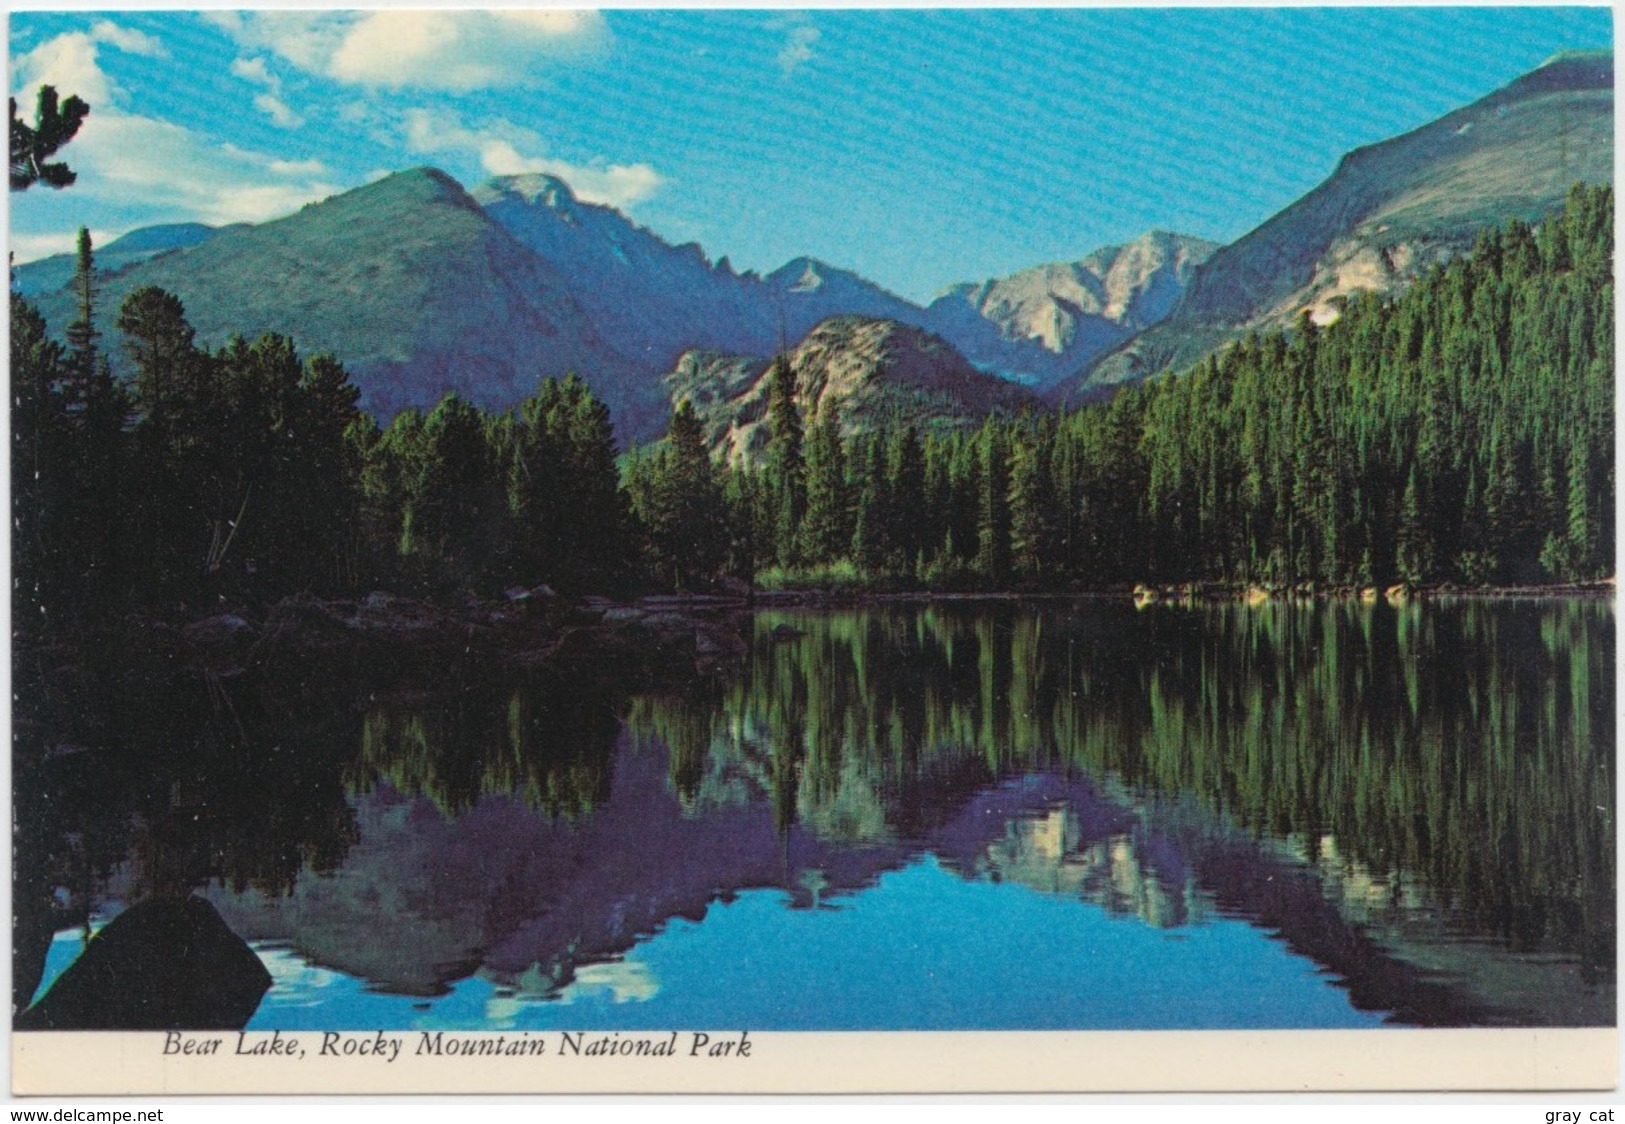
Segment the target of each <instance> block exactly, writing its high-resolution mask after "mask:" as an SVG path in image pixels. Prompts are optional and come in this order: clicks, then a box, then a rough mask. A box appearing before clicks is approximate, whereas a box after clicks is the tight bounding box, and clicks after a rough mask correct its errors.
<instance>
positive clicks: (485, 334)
mask: <svg viewBox="0 0 1625 1124" xmlns="http://www.w3.org/2000/svg"><path fill="white" fill-rule="evenodd" d="M142 285H157V286H159V287H161V288H164V289H168V290H169V291H171V292H173V293H175V294H176V295H178V296H179V297H180V298H181V300H182V301H183V302H184V304H185V305H186V311H187V316H188V318H189V319H190V320H191V322H192V324H193V326H194V327H196V328H197V330H198V335H199V338H200V340H201V341H203V342H205V343H208V344H211V345H218V344H220V343H222V342H224V340H225V339H226V338H227V337H228V335H229V334H230V333H233V332H236V333H240V334H242V335H245V336H249V337H252V336H256V335H258V334H260V333H262V332H268V331H270V332H281V333H283V334H286V335H289V336H292V337H293V338H294V339H295V341H296V342H297V343H298V345H299V346H300V348H301V349H302V350H303V351H305V352H307V353H309V352H316V351H332V352H334V353H336V354H337V355H338V356H339V357H340V358H341V359H343V360H344V362H345V364H346V365H347V366H348V367H349V368H350V370H351V372H352V374H353V375H354V377H355V380H356V382H357V385H358V386H360V387H361V390H362V402H363V405H364V406H365V407H367V408H368V409H371V410H374V411H376V412H378V413H380V414H383V415H385V416H387V415H390V414H393V413H395V412H396V411H398V410H400V409H403V408H405V407H407V406H423V405H426V404H428V403H430V402H432V401H434V400H435V399H436V398H438V397H439V396H440V395H441V394H443V393H445V392H446V391H456V392H458V393H460V394H462V395H464V396H466V397H467V398H469V399H470V400H472V401H474V402H476V403H479V404H480V405H483V406H488V407H502V406H507V405H510V404H512V403H513V402H515V401H517V400H518V399H519V398H521V397H523V396H524V395H526V394H528V393H530V392H531V391H533V390H534V389H535V386H536V383H537V381H538V380H539V379H540V378H541V377H542V376H544V375H555V374H556V375H562V374H565V373H567V372H569V371H577V372H579V373H580V374H581V375H582V377H583V378H585V379H587V380H588V382H589V384H590V385H591V386H592V387H593V389H594V391H595V392H597V393H598V394H599V395H600V396H601V397H603V398H604V399H605V400H606V401H607V402H608V403H609V404H610V406H611V408H612V409H613V410H614V411H615V412H616V415H617V419H618V421H620V422H621V424H622V425H623V426H625V427H626V428H627V429H628V431H640V430H641V429H646V428H648V427H651V426H657V425H663V422H664V418H663V415H662V411H663V410H664V408H665V404H664V402H663V400H662V399H661V396H660V395H659V390H658V387H657V386H655V385H654V383H653V380H648V379H638V378H637V377H636V365H635V364H634V363H633V362H631V361H630V360H629V359H627V358H626V357H625V356H623V355H621V354H620V353H619V352H617V351H616V350H615V349H614V348H613V347H612V346H611V345H610V344H609V343H607V342H606V341H605V340H604V338H603V337H602V336H600V335H599V334H598V333H597V331H596V330H595V328H594V326H593V324H592V322H591V321H590V319H589V318H588V317H587V316H586V314H585V313H584V312H583V311H582V309H581V308H580V306H579V305H578V304H577V303H576V302H575V300H574V298H573V297H572V296H571V295H570V292H569V286H568V285H567V283H566V282H565V280H564V279H563V278H562V277H561V276H560V275H559V274H558V273H557V272H556V271H555V270H553V269H552V268H551V267H550V266H549V265H548V264H547V263H546V262H545V261H544V260H543V259H542V258H540V257H539V256H538V255H536V254H534V253H532V252H530V251H529V250H527V249H526V248H525V247H524V246H522V245H520V244H519V243H518V242H517V241H516V240H515V239H514V238H513V237H512V236H511V235H510V234H509V233H508V232H507V231H506V230H505V229H504V228H503V227H501V226H500V225H498V224H497V223H496V222H494V221H492V219H491V217H490V216H489V215H487V214H486V212H485V211H484V209H482V208H481V207H480V206H479V204H478V203H476V202H475V201H474V200H473V199H472V198H470V197H469V195H468V193H467V192H465V191H464V190H463V189H462V187H461V186H459V185H458V184H457V182H456V181H455V180H453V179H451V178H450V177H449V176H447V175H445V174H444V173H443V172H439V171H435V170H433V169H426V168H420V169H415V170H413V171H408V172H401V173H398V174H396V175H393V176H389V177H387V178H385V179H383V180H380V181H378V182H376V183H373V184H369V185H367V186H366V187H361V188H357V189H356V190H354V191H350V192H346V193H344V194H342V195H337V196H334V197H332V198H330V199H328V200H325V201H323V202H321V203H315V204H310V205H307V206H306V207H305V208H304V209H302V210H301V211H299V212H298V213H296V214H294V215H290V216H288V217H287V218H284V219H279V220H276V221H274V222H269V223H265V224H263V225H260V226H254V227H247V228H242V229H238V230H231V231H227V232H223V233H221V234H218V235H216V236H215V237H213V238H210V239H209V240H207V241H205V242H202V243H200V244H197V245H195V246H193V247H191V248H190V249H187V250H185V251H183V252H180V253H173V254H165V255H162V256H159V257H156V258H153V259H152V260H150V261H146V262H143V263H141V264H138V265H136V266H134V267H132V268H130V269H128V270H125V271H123V272H122V273H120V274H118V275H117V276H114V277H110V278H107V279H106V280H105V281H104V283H103V284H102V290H101V296H100V311H101V316H102V318H103V320H104V321H105V326H104V331H108V332H109V334H108V335H107V337H106V338H108V339H114V338H116V337H115V336H114V335H112V334H111V332H110V329H111V326H112V322H113V320H114V319H115V317H116V314H117V309H118V307H119V305H120V303H121V302H122V301H123V299H124V297H125V295H126V294H128V293H129V292H130V291H131V290H133V289H135V288H137V287H139V286H142ZM41 310H42V311H43V312H44V313H45V315H46V317H47V320H48V321H49V322H50V323H51V324H52V325H53V326H57V327H59V328H60V326H61V325H63V324H65V323H66V322H67V321H68V320H69V319H71V317H72V302H71V297H70V296H69V295H68V294H65V293H62V294H57V295H54V296H47V297H45V298H43V299H42V300H41Z"/></svg>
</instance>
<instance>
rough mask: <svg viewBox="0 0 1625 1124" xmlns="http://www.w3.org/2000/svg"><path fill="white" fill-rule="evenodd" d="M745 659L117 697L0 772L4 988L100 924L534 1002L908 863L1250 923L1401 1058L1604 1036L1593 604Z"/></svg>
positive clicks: (1207, 613)
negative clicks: (229, 929)
mask: <svg viewBox="0 0 1625 1124" xmlns="http://www.w3.org/2000/svg"><path fill="white" fill-rule="evenodd" d="M779 625H791V626H793V629H794V630H795V632H796V633H797V635H794V636H793V638H789V639H786V638H784V630H781V631H780V633H778V634H776V633H775V631H774V630H775V627H776V626H779ZM751 628H752V629H753V630H754V635H753V637H752V644H751V648H750V654H749V656H748V657H747V659H746V660H745V661H744V663H743V665H742V666H740V667H738V668H736V669H734V670H732V671H731V672H728V673H726V674H723V675H720V676H718V677H714V678H709V679H704V680H700V681H697V682H696V683H695V684H694V685H693V687H692V688H691V689H687V690H681V691H678V690H672V691H666V692H653V691H639V692H636V693H632V692H629V691H624V690H620V689H617V688H615V687H614V686H605V685H603V684H601V683H600V684H583V683H576V682H572V683H562V682H558V681H555V680H552V679H549V678H547V677H536V676H531V677H527V678H516V679H515V680H513V681H507V682H500V683H495V682H494V683H489V684H465V685H463V686H462V688H461V689H460V690H458V691H456V692H454V693H451V694H448V693H446V692H444V691H443V690H435V689H432V688H427V687H422V686H419V687H417V688H416V689H415V693H412V692H406V691H402V690H398V689H397V690H394V691H393V692H389V693H380V692H378V691H376V690H372V689H370V688H366V687H365V685H361V686H357V685H356V684H354V683H351V684H349V685H348V686H347V687H339V686H335V687H333V689H331V690H330V691H329V692H328V694H327V695H326V696H325V698H324V699H323V700H322V701H321V702H320V703H319V705H307V706H296V705H290V704H288V703H287V701H286V699H285V698H284V697H282V696H279V694H278V688H277V685H276V684H272V683H259V682H255V683H251V682H246V681H236V682H231V683H225V684H216V685H214V686H213V687H209V686H207V685H206V684H205V683H204V681H201V680H192V681H190V682H188V681H187V680H186V679H185V677H184V676H181V677H178V678H172V679H171V680H169V681H167V682H165V683H163V684H162V685H161V686H157V687H156V688H155V684H153V683H152V682H148V681H145V680H143V679H142V677H141V676H137V675H129V674H126V675H124V676H123V677H122V678H120V677H118V676H115V677H113V679H112V680H111V682H112V683H113V687H112V689H110V690H109V691H108V692H107V694H106V698H107V699H108V703H107V705H105V706H104V707H103V708H102V710H101V713H104V714H117V715H119V716H120V718H119V721H117V722H111V721H107V722H104V723H103V724H102V726H101V727H100V728H99V729H97V730H93V731H92V732H91V733H90V734H86V733H84V732H82V731H80V732H75V733H70V734H62V733H55V734H54V735H53V736H52V737H51V738H46V737H45V736H44V735H42V734H41V735H38V736H36V737H35V741H34V742H33V743H32V748H30V747H29V743H27V741H26V739H22V738H20V740H19V767H18V781H17V783H18V788H19V801H20V802H19V807H20V808H28V809H33V810H34V813H35V814H25V815H23V816H21V817H20V820H19V826H20V830H22V832H23V839H25V840H26V843H22V842H20V846H19V856H20V861H19V865H18V873H17V878H18V883H17V886H18V891H17V893H18V900H19V914H18V917H19V920H18V934H19V936H18V940H17V950H18V963H19V972H18V980H19V988H23V987H26V986H27V983H26V981H27V976H26V974H25V972H24V971H23V968H24V967H25V965H24V961H27V960H29V959H30V958H32V957H36V956H38V955H42V953H39V952H38V948H39V934H41V933H44V934H48V933H49V932H50V931H51V930H52V929H53V928H61V927H63V924H64V923H68V924H74V923H79V922H80V921H81V920H82V919H83V918H84V917H85V916H87V915H88V912H89V910H90V908H91V905H92V904H93V903H95V902H96V901H98V900H99V899H101V898H104V897H113V898H118V899H120V900H124V901H131V900H135V899H137V898H141V897H145V896H152V895H159V894H166V893H173V892H175V891H176V890H180V889H185V888H191V887H199V886H213V887H214V889H213V890H212V891H211V895H210V896H211V899H212V900H214V901H215V902H216V904H217V905H219V906H220V908H221V910H222V913H223V914H224V915H225V916H226V917H227V919H228V921H231V922H232V924H233V927H234V928H236V929H237V930H238V931H239V932H240V933H242V934H243V935H244V936H247V937H249V938H251V939H267V940H277V941H282V942H285V943H289V944H291V945H293V946H294V947H296V948H299V949H301V950H302V951H303V952H304V953H306V954H307V955H309V956H311V957H312V958H313V959H315V960H317V961H318V962H320V963H325V964H330V965H334V966H337V967H340V968H343V969H344V970H346V971H349V972H352V974H355V975H358V976H361V977H362V978H366V979H370V980H373V981H374V982H375V983H377V984H379V985H381V986H383V987H385V988H388V989H392V990H396V991H400V992H405V993H411V994H420V995H433V994H439V993H441V992H443V991H444V990H445V989H446V987H447V986H448V985H449V983H450V982H451V981H453V980H456V979H458V978H460V977H461V976H464V975H467V974H468V973H470V972H474V971H479V972H481V973H482V974H484V975H486V976H487V977H488V978H490V979H492V980H493V981H495V982H497V983H499V984H500V985H501V986H503V987H504V988H506V989H507V992H506V993H511V994H513V995H522V996H542V997H546V996H548V995H556V994H558V992H559V990H560V989H561V988H564V987H567V986H571V985H572V982H573V981H574V982H575V984H576V985H577V986H579V985H580V983H579V982H580V981H581V980H582V979H584V978H586V977H591V978H596V976H594V975H593V973H598V974H602V973H603V972H605V971H608V969H607V968H606V967H603V965H605V964H606V963H607V962H609V961H611V960H613V959H614V958H615V957H617V956H618V955H620V954H621V953H624V952H625V951H626V950H627V949H629V948H630V947H631V946H632V945H633V944H634V943H635V942H636V941H637V940H639V939H641V938H642V937H644V936H646V935H648V934H649V933H651V932H654V931H657V930H658V929H659V928H661V927H662V926H663V925H665V924H666V923H667V922H669V921H670V920H671V919H673V918H676V917H689V918H699V917H703V916H704V915H705V913H706V911H707V908H708V906H709V904H710V903H711V902H713V901H715V900H716V899H717V898H718V897H719V896H721V897H723V898H726V897H728V896H731V895H733V894H736V893H739V892H741V891H744V890H749V889H753V888H763V887H775V888H778V889H779V890H781V891H782V892H783V893H784V894H785V895H786V900H787V901H788V902H789V903H790V904H791V905H792V906H793V907H801V908H812V907H815V906H823V905H826V904H829V903H836V904H838V903H839V902H840V901H841V900H843V898H845V897H847V896H850V895H852V894H853V893H856V892H861V891H863V890H864V889H865V888H867V887H869V886H872V885H873V884H874V883H875V880H876V879H877V878H878V877H879V876H880V875H881V874H882V873H883V872H885V871H887V870H894V869H897V868H899V867H901V866H903V865H905V864H907V863H909V862H912V861H914V860H915V859H916V858H917V857H918V856H920V855H922V854H926V853H929V854H931V855H934V856H935V857H936V859H937V861H938V862H939V863H941V864H942V866H943V867H944V868H945V869H948V870H953V871H956V872H958V873H959V874H960V875H961V876H963V877H966V878H973V879H996V880H999V881H1004V882H1010V883H1016V884H1019V885H1021V886H1025V887H1028V888H1030V889H1032V890H1035V891H1040V892H1042V893H1045V894H1055V895H1063V896H1067V897H1071V898H1076V899H1080V900H1085V901H1089V902H1093V903H1096V904H1098V905H1099V906H1102V907H1104V908H1106V909H1108V910H1111V911H1113V912H1115V913H1119V914H1121V915H1124V916H1132V917H1137V918H1140V919H1142V920H1144V921H1145V922H1147V923H1149V924H1151V925H1154V926H1157V927H1159V928H1164V929H1167V930H1169V931H1173V930H1177V929H1179V928H1181V927H1185V926H1189V925H1192V924H1200V923H1202V922H1203V921H1204V920H1207V919H1210V918H1214V917H1219V916H1239V917H1244V918H1247V919H1249V920H1251V921H1253V922H1254V923H1256V924H1259V925H1263V926H1267V927H1269V928H1270V929H1272V930H1275V931H1279V932H1280V933H1281V934H1282V936H1283V937H1284V939H1285V940H1286V941H1287V942H1288V943H1289V945H1291V946H1292V947H1293V948H1295V949H1296V950H1297V951H1299V952H1302V953H1303V954H1305V955H1308V956H1311V957H1313V958H1314V959H1316V960H1317V961H1319V962H1320V963H1321V964H1322V965H1323V966H1325V967H1326V968H1327V969H1328V970H1330V971H1333V972H1335V973H1337V975H1338V976H1339V977H1340V978H1342V979H1343V980H1344V981H1345V986H1346V987H1347V989H1348V991H1349V994H1350V997H1351V999H1352V1000H1353V1002H1354V1003H1355V1004H1356V1005H1357V1006H1361V1007H1364V1008H1367V1009H1372V1010H1382V1011H1388V1012H1391V1013H1392V1015H1393V1017H1395V1018H1397V1019H1399V1020H1401V1021H1407V1022H1416V1023H1424V1024H1462V1023H1477V1022H1491V1023H1542V1022H1564V1021H1579V1022H1591V1021H1611V1019H1612V1010H1613V998H1612V997H1613V964H1614V946H1615V934H1614V893H1615V888H1614V881H1615V874H1614V865H1613V862H1614V849H1613V825H1612V819H1611V809H1612V808H1613V806H1614V796H1613V777H1612V768H1611V766H1612V755H1613V740H1614V728H1613V695H1612V691H1613V681H1612V674H1613V660H1614V652H1613V642H1614V641H1613V610H1612V606H1611V605H1610V604H1608V603H1605V602H1597V601H1586V600H1562V601H1543V602H1538V603H1535V602H1530V603H1492V602H1483V601H1462V602H1455V603H1451V602H1443V601H1440V602H1434V603H1429V604H1425V605H1409V606H1403V607H1398V608H1395V607H1391V606H1388V605H1386V604H1378V605H1375V606H1372V605H1356V604H1352V603H1316V604H1268V605H1263V606H1242V605H1213V606H1186V607H1179V606H1175V605H1162V606H1157V607H1155V608H1153V609H1151V610H1149V611H1145V612H1138V611H1136V610H1134V609H1133V608H1131V607H1129V606H1127V605H1119V604H1117V603H1115V602H1105V601H1077V602H1061V601H1056V602H1043V603H1022V602H1003V603H993V604H988V603H982V604H952V603H939V604H936V605H932V606H927V607H912V606H887V607H871V608H867V609H861V610H850V611H832V612H797V613H763V614H760V615H758V616H757V617H756V618H755V619H754V621H753V622H752V624H751ZM155 700H156V701H155ZM48 728H51V716H50V715H41V717H40V720H39V721H38V722H37V723H36V724H35V725H34V726H31V727H28V728H27V729H30V730H44V729H48ZM20 729H21V728H20ZM64 744H88V745H92V746H95V747H98V748H92V749H89V750H86V751H84V752H83V753H71V752H62V751H59V750H57V749H56V748H55V747H57V746H60V745H64ZM47 745H49V746H51V747H52V748H50V749H47V748H46V746H47ZM47 810H48V814H47ZM29 926H32V928H28V927H29ZM380 926H385V927H387V928H388V930H389V932H390V934H391V936H390V940H389V942H387V947H381V944H380V942H379V941H378V940H377V932H378V930H379V927H380ZM25 930H26V932H25ZM29 933H32V934H34V935H33V936H32V937H30V936H29V935H28V934H29ZM595 965H597V966H595ZM583 973H586V977H584V976H583ZM35 978H37V969H36V973H35ZM617 978H618V977H617ZM1554 980H1555V981H1558V983H1556V984H1554V983H1553V982H1552V981H1554ZM1509 981H1510V982H1509ZM606 986H607V985H606ZM616 986H620V985H619V984H618V985H616ZM627 986H631V985H627ZM640 986H642V985H640ZM634 990H636V989H634ZM1542 992H1545V993H1546V994H1545V995H1544V996H1542V995H1541V993H1542Z"/></svg>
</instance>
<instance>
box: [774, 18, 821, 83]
mask: <svg viewBox="0 0 1625 1124" xmlns="http://www.w3.org/2000/svg"><path fill="white" fill-rule="evenodd" d="M818 37H819V32H818V29H817V28H816V27H813V26H812V25H811V24H799V25H797V26H796V27H793V28H791V29H790V37H789V39H787V40H786V41H785V44H784V47H783V49H782V50H780V51H779V69H780V70H782V71H783V72H784V76H785V77H786V78H788V77H790V76H791V75H792V74H794V73H795V72H796V71H798V70H800V69H801V68H802V67H803V66H805V65H807V63H809V62H811V61H812V58H813V45H814V44H816V43H817V42H818Z"/></svg>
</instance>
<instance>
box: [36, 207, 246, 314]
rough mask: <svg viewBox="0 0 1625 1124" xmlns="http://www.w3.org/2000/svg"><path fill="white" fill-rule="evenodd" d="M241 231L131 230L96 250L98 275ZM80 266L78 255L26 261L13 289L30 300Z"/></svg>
mask: <svg viewBox="0 0 1625 1124" xmlns="http://www.w3.org/2000/svg"><path fill="white" fill-rule="evenodd" d="M238 229H241V224H238V225H234V226H222V227H216V226H204V225H203V224H202V223H199V222H178V223H169V224H167V225H164V226H145V227H142V228H141V229H139V230H132V231H130V233H128V234H126V235H125V236H124V237H122V238H115V239H114V240H113V241H111V242H109V243H108V244H107V245H105V246H97V247H95V248H94V249H95V255H96V272H97V273H98V274H103V275H112V274H116V273H120V272H122V271H123V270H126V269H128V268H130V267H131V266H132V265H138V264H140V263H141V262H144V261H148V260H150V259H152V258H155V257H157V256H158V255H159V254H167V253H169V252H170V251H172V250H184V249H186V248H187V247H188V246H196V245H198V244H199V243H200V242H207V241H208V240H209V239H211V238H213V237H214V236H215V235H217V234H219V233H221V232H222V231H225V230H238ZM78 266H79V255H78V254H77V253H72V254H52V255H51V256H50V257H48V258H41V259H39V260H38V261H31V262H27V263H26V264H23V265H19V266H17V267H16V269H14V270H12V288H14V289H16V290H17V291H18V292H19V293H21V294H22V295H23V296H25V297H28V298H29V299H30V300H32V299H34V298H36V297H39V296H41V295H43V294H45V293H51V292H55V291H56V290H57V289H60V288H62V287H63V286H64V285H66V284H68V282H70V281H72V280H73V275H74V272H75V270H77V269H78Z"/></svg>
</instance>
